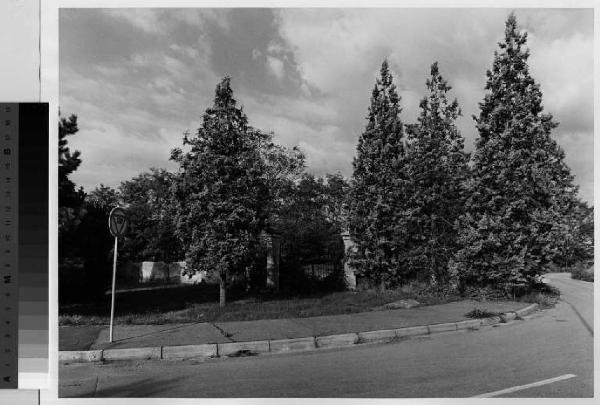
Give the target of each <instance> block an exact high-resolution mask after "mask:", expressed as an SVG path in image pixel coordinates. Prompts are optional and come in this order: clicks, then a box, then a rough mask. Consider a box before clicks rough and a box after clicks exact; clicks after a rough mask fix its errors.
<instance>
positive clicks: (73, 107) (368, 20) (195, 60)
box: [60, 9, 594, 202]
mask: <svg viewBox="0 0 600 405" xmlns="http://www.w3.org/2000/svg"><path fill="white" fill-rule="evenodd" d="M509 12H510V10H504V9H62V10H61V12H60V105H61V110H62V113H63V114H71V113H75V114H77V115H78V117H79V128H80V131H79V133H78V134H77V135H75V136H73V137H71V139H70V141H69V142H70V144H71V145H72V147H73V148H75V149H78V150H81V152H82V158H83V163H82V165H81V166H80V168H79V169H78V171H77V172H76V173H75V174H74V175H73V176H72V179H73V180H74V181H75V182H76V183H77V184H78V185H82V186H83V187H84V188H85V189H86V190H91V189H93V188H94V187H95V186H97V185H99V184H100V183H103V184H106V185H110V186H117V185H118V184H119V183H120V182H121V181H123V180H127V179H129V178H131V177H133V176H135V175H136V174H138V173H140V172H141V171H144V170H148V169H149V168H150V167H165V168H168V169H175V166H174V165H173V163H172V162H169V160H168V158H169V154H170V150H171V149H172V148H173V147H178V146H180V145H181V139H182V134H183V132H184V131H186V130H190V131H191V132H195V130H196V128H198V126H199V125H200V121H201V116H202V113H203V112H204V110H205V109H206V108H207V107H208V106H210V105H211V104H212V99H213V94H214V88H215V85H216V84H217V83H218V81H219V80H220V78H221V77H223V76H224V75H230V76H231V77H232V86H233V89H234V94H235V97H236V98H237V100H238V102H239V103H240V104H242V105H243V106H244V109H245V111H246V113H247V115H248V118H249V121H250V124H251V125H253V126H255V127H257V128H260V129H263V130H266V131H273V132H274V133H275V138H276V139H277V140H278V142H280V143H282V144H284V145H287V146H294V145H297V146H299V147H300V148H301V149H302V150H304V152H305V153H306V155H307V165H308V170H309V171H310V172H312V173H315V174H324V173H326V172H336V171H340V172H342V173H343V174H344V175H347V176H349V175H350V174H351V171H352V158H353V156H354V153H355V148H356V143H357V140H358V137H359V135H360V133H361V132H362V131H363V130H364V127H365V124H366V121H365V117H366V114H367V107H368V105H369V97H370V93H371V89H372V87H373V84H374V81H375V77H376V74H377V72H378V70H379V67H380V65H381V62H382V61H383V59H384V58H387V59H388V60H389V62H390V65H391V68H392V70H393V73H394V77H395V82H396V84H397V86H398V89H399V93H400V96H401V97H402V105H403V109H404V110H403V112H402V114H401V118H402V119H403V121H404V122H405V123H410V122H413V121H414V120H415V118H416V116H417V110H418V103H419V100H420V99H421V98H422V97H423V96H424V93H425V80H426V78H427V75H428V74H429V67H430V65H431V63H433V62H434V61H438V62H439V65H440V70H441V73H442V75H444V76H445V78H446V79H447V80H448V81H449V83H450V84H451V85H452V86H453V90H452V93H453V95H454V96H455V97H457V99H458V101H459V103H460V105H461V107H462V110H463V117H462V118H461V119H460V121H459V126H460V128H461V131H462V133H463V135H464V136H465V138H466V140H467V141H466V147H467V150H472V148H473V141H474V139H475V137H476V131H475V128H474V122H473V119H472V115H473V114H476V113H477V108H478V102H479V101H481V100H482V98H483V94H484V85H485V79H486V77H485V72H486V70H487V69H488V68H490V67H491V63H492V60H493V53H494V50H495V49H497V42H498V41H500V40H501V39H502V37H503V32H504V21H505V19H506V16H507V15H508V13H509ZM516 14H517V18H518V20H519V23H520V25H521V26H522V28H523V29H525V30H527V32H528V33H529V41H528V46H529V48H530V49H531V57H530V67H531V72H532V74H533V76H534V78H535V79H536V80H537V82H538V83H539V84H540V85H541V88H542V91H543V94H544V99H543V101H544V106H545V109H546V111H548V112H551V113H552V114H553V115H554V117H555V120H556V121H558V122H560V126H559V127H558V128H557V129H556V130H555V131H554V137H555V139H556V140H557V141H558V142H559V144H560V145H561V146H562V147H563V148H564V150H565V152H566V155H567V162H568V163H569V165H570V166H571V168H572V170H573V173H574V174H575V175H576V182H577V183H578V184H579V185H580V187H581V189H580V194H581V196H582V197H583V198H584V199H586V200H588V201H590V202H593V159H594V154H593V153H594V152H593V118H594V114H593V12H592V11H591V10H581V9H580V10H577V9H568V10H567V9H544V10H525V9H520V10H516Z"/></svg>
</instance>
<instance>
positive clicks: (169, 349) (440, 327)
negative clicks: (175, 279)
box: [58, 304, 539, 363]
mask: <svg viewBox="0 0 600 405" xmlns="http://www.w3.org/2000/svg"><path fill="white" fill-rule="evenodd" d="M538 307H539V306H538V304H531V305H528V306H527V307H525V308H521V309H519V310H517V311H510V312H506V313H503V314H500V315H499V316H493V317H491V318H485V319H468V320H464V321H459V322H448V323H438V324H432V325H424V326H410V327H406V328H398V329H383V330H374V331H367V332H358V333H344V334H339V335H328V336H311V337H305V338H293V339H277V340H259V341H250V342H229V343H212V344H198V345H184V346H158V347H140V348H130V349H105V350H87V351H86V350H82V351H59V352H58V359H59V361H60V362H66V363H88V362H99V361H105V360H107V361H116V360H150V359H152V360H183V359H198V358H211V357H236V356H237V355H243V354H246V355H247V354H250V355H256V354H262V353H286V352H302V351H314V350H320V349H324V348H337V347H349V346H353V345H359V344H364V343H389V342H393V341H398V340H402V339H405V338H410V337H413V336H423V335H431V334H435V333H447V332H456V331H461V330H477V329H480V328H481V327H482V326H491V325H495V324H498V323H500V322H507V321H510V320H513V319H516V318H520V317H523V316H526V315H529V314H531V313H533V312H535V311H536V310H537V309H538Z"/></svg>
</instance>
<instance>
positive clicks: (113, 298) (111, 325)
mask: <svg viewBox="0 0 600 405" xmlns="http://www.w3.org/2000/svg"><path fill="white" fill-rule="evenodd" d="M117 240H118V238H117V237H116V236H115V254H114V256H113V274H112V294H111V299H110V331H109V335H110V336H109V342H111V343H112V341H113V320H114V317H115V280H116V278H117Z"/></svg>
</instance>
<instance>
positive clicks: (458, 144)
mask: <svg viewBox="0 0 600 405" xmlns="http://www.w3.org/2000/svg"><path fill="white" fill-rule="evenodd" d="M426 85H427V90H428V92H429V94H428V95H427V96H426V97H425V98H423V99H422V100H421V103H420V108H421V112H420V115H419V117H418V123H417V124H414V125H409V126H407V139H408V142H409V144H408V148H407V153H406V163H405V166H404V167H405V173H406V177H407V179H408V185H407V190H408V192H407V193H406V204H405V211H404V212H405V218H406V224H407V230H408V232H409V235H410V242H409V246H408V247H407V252H406V254H407V258H408V265H409V267H410V268H411V270H412V271H414V272H418V273H421V274H422V275H426V276H427V277H428V278H430V279H431V280H432V281H433V282H436V281H438V280H439V281H442V282H444V281H447V279H448V274H447V265H448V261H449V260H450V258H451V257H452V255H453V253H454V251H455V249H456V237H457V235H456V226H455V222H456V220H457V219H458V218H459V216H460V215H461V214H462V213H463V203H464V197H465V192H464V184H465V181H466V178H467V175H468V166H467V161H468V155H466V154H465V153H464V138H463V137H462V136H461V134H460V132H459V131H458V128H457V127H456V123H455V121H456V119H457V118H458V117H459V116H460V108H459V106H458V102H457V101H456V99H454V100H453V101H449V100H448V97H447V93H448V91H449V90H450V89H451V87H450V86H449V85H448V83H447V82H446V80H444V78H443V77H442V76H441V75H440V72H439V69H438V65H437V62H436V63H434V64H433V65H432V66H431V76H430V78H429V79H428V80H427V83H426Z"/></svg>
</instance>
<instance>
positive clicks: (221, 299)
mask: <svg viewBox="0 0 600 405" xmlns="http://www.w3.org/2000/svg"><path fill="white" fill-rule="evenodd" d="M225 302H226V295H225V280H223V277H221V279H220V281H219V307H221V308H223V307H224V306H225Z"/></svg>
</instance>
